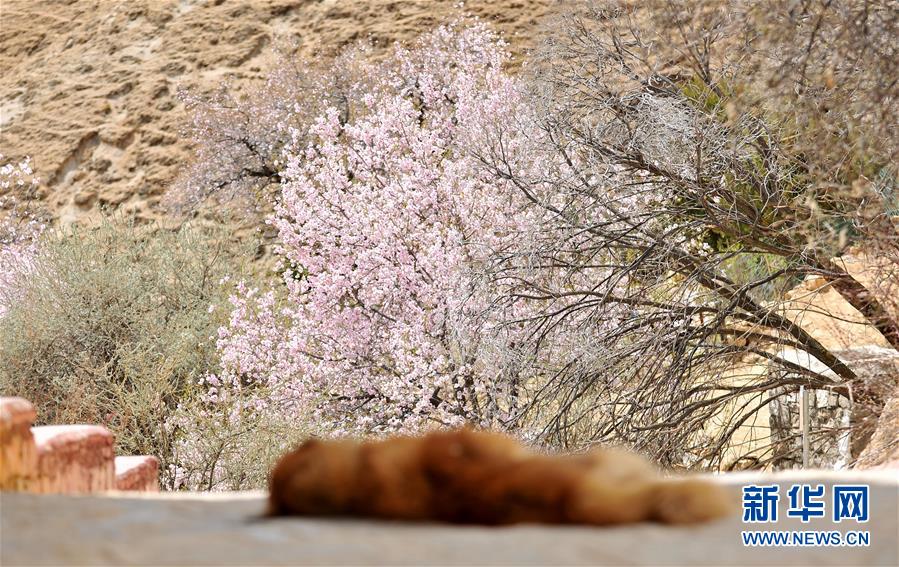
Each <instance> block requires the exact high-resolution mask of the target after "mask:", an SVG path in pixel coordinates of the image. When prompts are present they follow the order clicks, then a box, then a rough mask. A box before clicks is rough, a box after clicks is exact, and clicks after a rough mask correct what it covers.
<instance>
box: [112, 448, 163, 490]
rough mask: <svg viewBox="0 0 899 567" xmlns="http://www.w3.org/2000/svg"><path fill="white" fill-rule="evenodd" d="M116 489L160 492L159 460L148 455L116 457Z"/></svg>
mask: <svg viewBox="0 0 899 567" xmlns="http://www.w3.org/2000/svg"><path fill="white" fill-rule="evenodd" d="M115 489H116V490H123V491H129V490H133V491H138V492H159V460H158V459H157V458H156V457H151V456H146V455H141V456H137V457H116V458H115Z"/></svg>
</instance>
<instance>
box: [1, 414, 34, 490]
mask: <svg viewBox="0 0 899 567" xmlns="http://www.w3.org/2000/svg"><path fill="white" fill-rule="evenodd" d="M35 417H36V413H35V411H34V406H32V405H31V404H30V403H29V402H28V400H25V399H23V398H0V490H25V489H26V488H27V487H28V484H29V483H30V482H31V481H32V479H33V477H34V475H35V472H36V470H37V447H36V446H35V443H34V435H32V433H31V425H32V424H33V423H34V419H35Z"/></svg>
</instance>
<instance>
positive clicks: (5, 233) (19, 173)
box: [0, 155, 45, 317]
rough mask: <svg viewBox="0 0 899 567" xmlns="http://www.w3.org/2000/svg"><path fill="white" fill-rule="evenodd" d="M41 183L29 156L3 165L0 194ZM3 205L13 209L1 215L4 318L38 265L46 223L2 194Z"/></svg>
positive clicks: (0, 303) (0, 273)
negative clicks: (39, 243) (36, 264)
mask: <svg viewBox="0 0 899 567" xmlns="http://www.w3.org/2000/svg"><path fill="white" fill-rule="evenodd" d="M2 160H3V155H0V161H2ZM38 183H39V180H38V178H37V177H35V176H34V171H33V170H32V168H31V160H30V159H28V158H25V159H23V160H22V161H20V162H17V163H7V164H5V165H3V166H0V195H4V194H6V193H7V191H9V190H14V189H17V188H22V187H33V186H35V185H37V184H38ZM0 208H2V209H10V212H9V213H8V214H7V215H6V216H5V218H0V317H3V316H4V315H5V314H6V312H7V310H8V309H9V306H10V305H11V304H12V302H13V301H14V300H15V297H16V295H17V293H18V289H19V282H21V281H22V278H26V277H27V276H28V273H29V272H30V271H31V270H33V269H34V267H35V260H36V257H37V247H38V242H37V241H38V237H39V236H40V234H41V233H42V232H43V231H44V229H45V226H44V225H43V224H42V223H41V222H40V221H39V220H38V219H36V218H34V217H33V216H32V215H28V214H27V213H21V212H20V211H19V210H18V208H17V207H16V206H15V203H14V202H13V201H12V200H11V198H10V197H5V198H4V197H0Z"/></svg>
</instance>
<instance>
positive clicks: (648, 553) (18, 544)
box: [0, 471, 899, 567]
mask: <svg viewBox="0 0 899 567" xmlns="http://www.w3.org/2000/svg"><path fill="white" fill-rule="evenodd" d="M715 478H716V479H717V480H719V481H720V482H722V483H723V484H725V485H726V486H729V487H730V489H731V490H733V494H734V497H735V498H739V495H740V492H741V487H742V486H743V485H744V484H771V483H776V484H778V485H779V486H780V493H781V500H780V503H779V504H780V512H781V518H782V520H781V521H779V522H778V523H777V524H774V525H769V526H766V527H763V528H758V527H757V526H755V525H751V524H744V523H742V518H741V517H740V515H739V514H735V515H734V516H733V517H731V518H727V519H724V520H721V521H718V522H714V523H709V524H703V525H696V526H678V527H666V526H661V525H657V524H638V525H630V526H621V527H614V528H590V527H560V526H534V525H521V526H513V527H502V528H483V527H458V526H447V525H436V524H412V523H398V522H397V523H391V522H372V521H362V520H336V519H324V518H278V519H263V518H261V517H260V516H261V514H262V512H263V511H264V509H265V496H264V494H259V493H252V494H246V493H211V494H210V493H187V494H185V493H157V494H153V493H131V494H129V493H116V494H115V495H111V496H110V495H103V496H96V495H90V496H80V497H77V496H59V495H34V494H4V495H3V506H2V507H0V527H2V534H3V535H2V539H3V542H2V543H3V545H2V546H0V564H3V565H38V564H43V565H125V564H131V565H672V566H673V565H814V566H816V567H823V566H827V565H890V566H893V565H897V562H899V543H897V538H896V533H897V529H899V528H897V495H899V478H897V477H896V475H888V474H871V473H857V472H854V471H849V472H844V473H831V472H824V471H806V472H803V473H802V474H794V473H792V472H791V473H788V474H774V475H770V474H769V475H765V474H748V473H745V474H740V475H734V476H730V475H720V476H716V477H715ZM806 481H811V482H818V483H821V484H825V485H827V486H828V491H830V489H831V487H832V486H833V484H836V483H855V484H857V483H863V484H868V485H870V487H871V498H870V503H871V510H870V513H871V518H870V520H869V521H868V522H867V523H864V524H857V525H856V524H854V522H853V523H851V524H850V525H846V524H845V522H844V523H843V524H836V527H835V524H833V523H832V522H831V521H830V519H829V518H823V519H812V520H811V521H810V522H809V523H807V524H804V523H802V522H801V521H800V520H799V519H797V518H788V517H786V516H785V511H786V508H787V506H788V498H786V496H785V495H786V490H787V488H788V487H789V486H790V484H791V483H793V482H806ZM748 529H772V530H833V529H839V530H869V531H870V532H871V541H870V546H868V547H801V548H796V547H794V548H783V547H782V548H778V547H765V548H758V547H744V546H743V544H742V541H741V538H740V532H741V531H742V530H748Z"/></svg>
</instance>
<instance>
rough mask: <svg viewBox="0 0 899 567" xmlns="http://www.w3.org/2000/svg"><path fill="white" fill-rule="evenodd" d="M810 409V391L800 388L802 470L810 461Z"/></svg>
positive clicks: (803, 387)
mask: <svg viewBox="0 0 899 567" xmlns="http://www.w3.org/2000/svg"><path fill="white" fill-rule="evenodd" d="M810 417H811V416H810V415H809V407H808V390H807V389H806V387H805V386H799V426H800V427H802V468H803V469H807V468H808V461H809V439H808V438H809V433H810V432H811V419H810Z"/></svg>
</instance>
